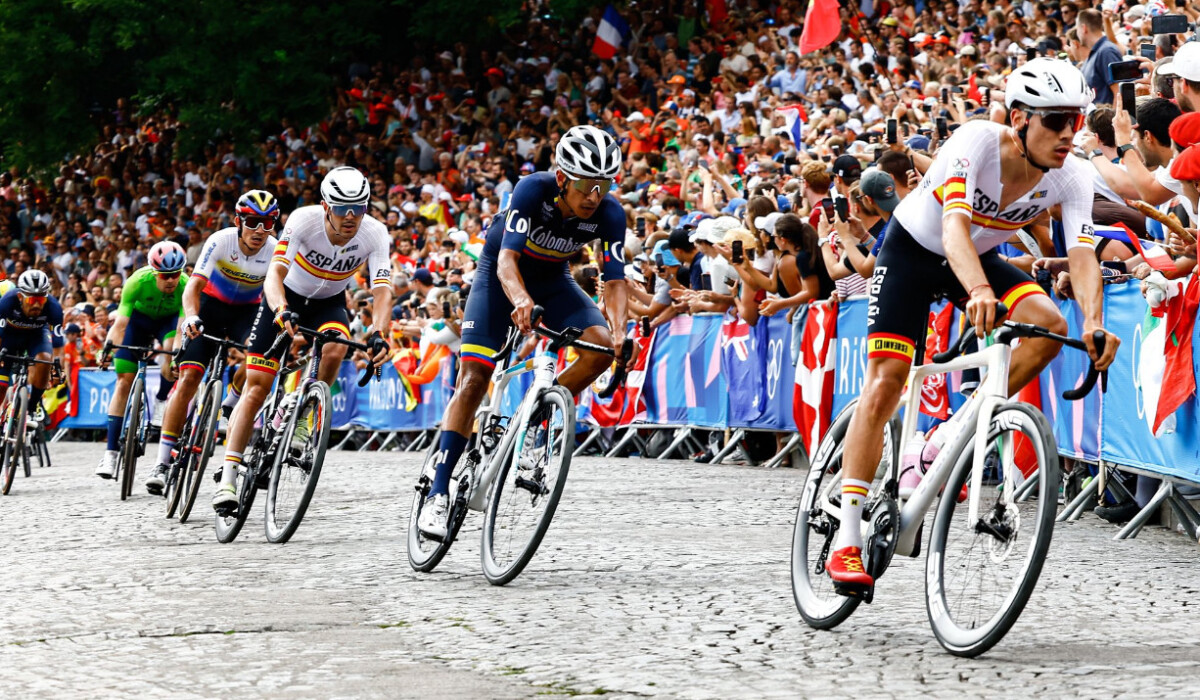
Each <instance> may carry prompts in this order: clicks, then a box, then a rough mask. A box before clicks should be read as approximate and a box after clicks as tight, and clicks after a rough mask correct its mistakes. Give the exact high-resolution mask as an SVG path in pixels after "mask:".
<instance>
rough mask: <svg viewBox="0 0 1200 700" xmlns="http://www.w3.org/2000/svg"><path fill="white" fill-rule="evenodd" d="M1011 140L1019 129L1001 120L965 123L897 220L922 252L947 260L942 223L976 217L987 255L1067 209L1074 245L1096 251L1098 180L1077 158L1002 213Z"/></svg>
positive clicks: (978, 242)
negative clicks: (1003, 165) (1003, 168)
mask: <svg viewBox="0 0 1200 700" xmlns="http://www.w3.org/2000/svg"><path fill="white" fill-rule="evenodd" d="M1007 138H1013V137H1012V131H1011V129H1009V128H1008V127H1006V126H1003V125H1001V124H997V123H995V122H990V121H983V120H976V121H970V122H967V123H965V124H963V125H962V126H961V127H960V128H959V129H957V130H956V131H955V132H954V135H953V136H951V137H950V139H949V140H948V141H946V143H945V145H943V146H942V148H941V150H940V151H939V152H938V155H937V158H936V159H935V160H934V161H933V165H932V166H931V167H930V168H929V171H928V172H926V173H925V177H924V178H922V179H921V184H920V186H918V187H917V189H916V190H915V191H914V192H913V193H912V194H910V195H909V196H908V197H905V198H904V200H903V201H901V202H900V206H898V207H896V212H895V214H894V216H895V218H896V219H897V220H898V221H899V222H900V224H901V225H902V226H903V227H904V228H905V229H906V230H907V231H909V232H910V233H911V234H912V237H913V239H914V240H916V241H917V243H920V244H921V246H922V247H924V248H925V249H926V250H929V251H930V252H933V253H937V254H938V255H943V256H944V255H945V254H946V249H945V248H944V247H943V246H942V230H943V229H942V220H943V219H945V218H946V217H949V216H967V217H970V219H971V240H972V241H973V242H974V243H975V250H976V251H978V252H980V253H983V252H986V251H989V250H992V249H993V248H995V247H996V246H998V245H1000V244H1001V243H1004V242H1005V241H1007V240H1008V239H1009V238H1010V237H1011V236H1012V235H1013V233H1014V232H1015V231H1017V229H1020V228H1024V227H1025V226H1028V225H1029V224H1030V223H1032V222H1033V221H1034V220H1035V219H1037V218H1038V216H1040V215H1041V214H1042V212H1044V211H1046V210H1047V209H1050V208H1051V207H1053V206H1054V205H1056V204H1061V205H1062V223H1063V230H1064V231H1065V232H1066V241H1067V247H1068V248H1074V247H1077V246H1088V247H1089V248H1091V247H1094V241H1093V236H1094V234H1095V231H1094V229H1093V227H1092V197H1093V193H1092V178H1091V174H1090V173H1089V172H1087V170H1086V169H1085V168H1087V167H1089V166H1087V165H1086V164H1084V163H1083V162H1082V161H1080V160H1078V159H1077V158H1075V157H1074V156H1068V157H1067V160H1066V162H1065V163H1064V164H1063V167H1061V168H1055V169H1053V170H1050V171H1049V172H1047V173H1046V174H1045V175H1043V176H1042V179H1041V181H1040V182H1038V183H1037V184H1036V185H1034V187H1033V189H1031V190H1029V191H1028V192H1025V193H1024V194H1022V195H1021V196H1020V197H1019V198H1018V199H1017V200H1016V201H1014V202H1013V203H1011V204H1009V205H1008V206H1007V207H1005V208H1004V210H1003V211H1001V210H1000V201H1001V200H1000V198H1001V194H1002V189H1003V182H1002V181H1001V178H1000V158H999V153H1000V144H1001V143H1002V139H1007Z"/></svg>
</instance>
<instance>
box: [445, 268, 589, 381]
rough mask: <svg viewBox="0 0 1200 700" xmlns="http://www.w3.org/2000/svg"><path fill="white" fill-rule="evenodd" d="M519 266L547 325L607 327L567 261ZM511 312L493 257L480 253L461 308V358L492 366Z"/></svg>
mask: <svg viewBox="0 0 1200 700" xmlns="http://www.w3.org/2000/svg"><path fill="white" fill-rule="evenodd" d="M520 269H521V276H522V278H523V279H524V281H525V289H526V290H528V291H529V296H531V297H533V303H534V304H537V305H538V306H541V307H542V308H543V309H544V310H545V315H544V316H543V317H542V318H543V321H542V322H543V323H544V324H545V325H546V327H547V328H549V329H551V330H555V331H561V330H562V329H564V328H568V327H573V328H579V329H586V328H590V327H592V326H604V327H605V328H607V327H608V322H607V321H605V320H604V314H602V313H600V309H599V308H598V307H597V306H596V303H595V302H594V301H592V299H591V297H589V296H588V295H587V294H586V293H584V291H583V290H582V289H580V288H579V285H578V284H576V283H575V280H574V279H572V278H571V272H570V269H569V268H568V267H567V266H566V264H563V265H561V266H558V265H540V264H531V265H528V266H525V265H522V266H521V268H520ZM512 312H513V305H512V302H511V301H509V300H508V295H507V294H505V293H504V288H503V287H501V286H500V280H499V279H498V278H497V277H496V260H495V259H493V258H491V257H487V256H484V257H481V258H480V259H479V267H478V268H477V269H476V270H475V280H474V282H473V283H472V284H471V294H470V295H469V296H468V297H467V308H466V310H465V311H464V312H463V323H462V350H461V357H462V360H463V361H464V362H479V363H481V364H483V365H486V366H487V367H489V368H491V367H495V366H496V362H495V360H493V359H492V356H493V355H495V354H496V353H497V352H498V351H499V350H500V348H501V347H502V346H503V345H504V341H505V339H506V338H507V336H508V329H509V328H511V327H512V324H513V322H512Z"/></svg>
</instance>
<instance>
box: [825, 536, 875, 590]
mask: <svg viewBox="0 0 1200 700" xmlns="http://www.w3.org/2000/svg"><path fill="white" fill-rule="evenodd" d="M825 571H826V572H828V573H829V578H830V579H831V580H832V581H833V588H834V590H835V591H837V592H838V593H839V594H840V595H844V596H850V597H854V598H859V597H864V596H866V595H869V594H870V592H871V589H873V588H874V587H875V579H874V578H872V577H871V575H870V574H868V573H867V572H866V569H864V568H863V560H862V548H861V547H843V548H841V549H839V550H837V551H835V552H834V553H833V554H830V555H829V561H827V562H825Z"/></svg>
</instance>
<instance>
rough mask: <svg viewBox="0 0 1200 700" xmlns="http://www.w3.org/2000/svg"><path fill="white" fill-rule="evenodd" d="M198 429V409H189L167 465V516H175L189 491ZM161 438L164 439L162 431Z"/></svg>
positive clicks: (165, 495)
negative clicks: (193, 449)
mask: <svg viewBox="0 0 1200 700" xmlns="http://www.w3.org/2000/svg"><path fill="white" fill-rule="evenodd" d="M195 431H196V410H195V408H193V409H192V410H190V411H188V417H187V420H185V421H184V423H183V430H182V431H180V433H179V434H180V436H181V438H182V439H180V440H179V441H178V442H176V443H175V458H174V459H172V460H171V463H170V464H169V465H167V477H166V479H165V482H166V483H165V484H163V497H165V498H166V499H167V518H168V519H170V518H174V517H175V513H176V511H177V510H178V509H179V503H180V501H181V500H182V499H181V496H182V494H183V493H184V492H186V491H187V487H188V484H187V473H188V466H189V464H190V463H191V461H192V450H191V445H192V441H193V440H194V437H195ZM158 439H159V440H162V435H161V433H160V434H159V438H158Z"/></svg>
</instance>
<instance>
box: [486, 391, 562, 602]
mask: <svg viewBox="0 0 1200 700" xmlns="http://www.w3.org/2000/svg"><path fill="white" fill-rule="evenodd" d="M508 429H509V430H516V431H518V432H517V433H516V437H515V439H514V440H513V443H512V450H511V452H510V453H509V454H508V455H507V456H506V458H505V459H504V462H503V464H502V465H501V467H500V471H499V474H497V475H496V481H495V482H494V483H493V484H492V492H491V497H490V498H489V499H488V507H487V513H486V514H485V516H484V520H483V546H482V547H481V549H482V556H481V559H482V561H483V575H484V577H486V578H487V580H488V582H490V583H492V584H494V585H497V586H503V585H504V584H506V583H508V582H509V581H512V580H513V579H514V578H516V577H517V576H518V575H519V574H520V573H521V571H522V570H523V569H524V568H525V566H526V565H527V564H528V563H529V560H530V559H532V558H533V555H534V553H535V552H537V548H538V545H539V544H541V542H542V537H544V536H545V534H546V530H547V529H548V528H549V527H550V521H551V520H552V519H553V518H554V511H555V509H556V508H557V507H558V500H559V498H561V497H562V492H563V487H565V486H566V483H567V471H568V469H570V466H571V453H572V452H573V451H574V449H575V401H574V400H573V399H572V398H571V394H570V393H569V392H567V390H566V389H565V388H563V387H561V386H553V387H550V388H549V389H546V390H545V391H544V392H543V393H542V395H541V396H539V397H538V399H537V402H536V403H535V404H534V406H533V408H532V411H531V412H530V416H529V420H527V421H526V422H525V424H524V425H517V426H512V425H510V426H509V428H508Z"/></svg>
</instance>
